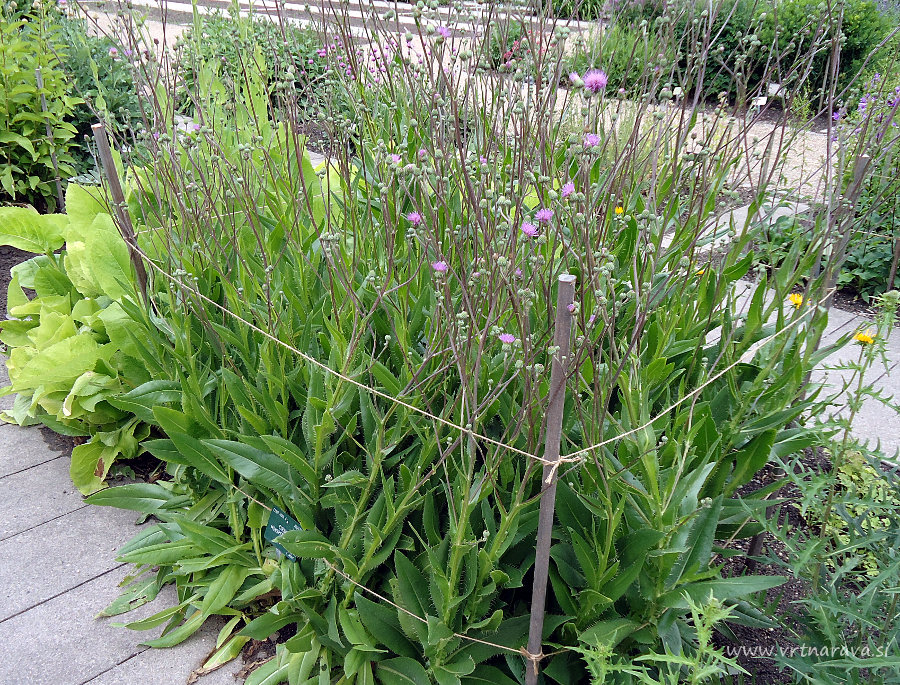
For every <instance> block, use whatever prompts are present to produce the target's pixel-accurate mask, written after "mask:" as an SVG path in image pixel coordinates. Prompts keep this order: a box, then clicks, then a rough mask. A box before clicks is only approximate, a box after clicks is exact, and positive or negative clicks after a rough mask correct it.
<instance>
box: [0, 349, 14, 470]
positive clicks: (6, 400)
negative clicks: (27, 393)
mask: <svg viewBox="0 0 900 685" xmlns="http://www.w3.org/2000/svg"><path fill="white" fill-rule="evenodd" d="M0 361H2V362H3V363H0V388H3V387H5V386H7V385H9V372H8V371H7V370H6V357H4V356H2V355H0ZM12 406H13V396H12V395H5V396H3V397H0V411H6V410H8V409H12ZM2 440H3V438H2V436H0V445H2V444H3V442H2ZM0 473H2V472H0Z"/></svg>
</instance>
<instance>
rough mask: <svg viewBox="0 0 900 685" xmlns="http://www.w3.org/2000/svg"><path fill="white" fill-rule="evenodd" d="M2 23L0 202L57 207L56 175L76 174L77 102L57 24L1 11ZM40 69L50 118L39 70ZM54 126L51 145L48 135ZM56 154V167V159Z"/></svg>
mask: <svg viewBox="0 0 900 685" xmlns="http://www.w3.org/2000/svg"><path fill="white" fill-rule="evenodd" d="M2 18H3V21H2V22H0V201H13V202H27V203H30V204H33V205H35V206H36V207H37V208H39V209H47V208H50V209H52V208H54V207H55V206H56V204H57V200H56V184H55V181H54V179H55V178H56V176H57V171H58V173H59V175H60V176H61V177H62V178H67V177H68V176H69V175H71V174H72V172H73V170H74V167H73V163H74V161H75V160H74V159H73V157H72V156H71V154H70V148H71V145H72V138H73V137H74V136H75V127H74V126H73V125H72V124H71V123H70V120H71V117H72V113H73V111H74V108H75V106H76V105H77V102H78V101H77V99H76V98H74V97H71V96H70V95H68V94H67V88H66V78H65V74H64V73H63V72H62V71H61V70H60V68H59V63H58V61H57V55H59V54H60V53H61V52H62V44H61V42H60V36H59V33H58V25H54V23H53V21H52V17H51V18H50V20H48V19H47V18H46V17H44V16H36V15H34V14H31V15H27V16H26V17H25V18H21V19H17V18H15V16H14V15H11V14H7V9H6V8H4V10H3V17H2ZM37 67H40V68H41V73H42V76H43V80H44V90H43V93H44V95H45V97H46V100H47V110H48V111H47V113H46V114H44V113H43V112H42V110H41V98H40V96H41V91H39V90H38V87H37V78H36V75H35V69H36V68H37ZM48 123H49V125H50V130H51V134H52V140H51V139H48V136H47V124H48ZM54 153H55V155H56V168H54V163H53V158H52V155H53V154H54Z"/></svg>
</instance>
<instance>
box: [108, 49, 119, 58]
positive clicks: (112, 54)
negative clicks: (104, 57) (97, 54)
mask: <svg viewBox="0 0 900 685" xmlns="http://www.w3.org/2000/svg"><path fill="white" fill-rule="evenodd" d="M109 56H110V57H112V58H113V59H115V58H116V57H118V56H119V51H118V49H116V48H110V49H109Z"/></svg>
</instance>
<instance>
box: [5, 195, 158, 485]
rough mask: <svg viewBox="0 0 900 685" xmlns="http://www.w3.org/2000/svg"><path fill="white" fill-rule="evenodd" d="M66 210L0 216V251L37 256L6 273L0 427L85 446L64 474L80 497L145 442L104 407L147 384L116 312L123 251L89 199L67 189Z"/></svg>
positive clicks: (126, 268)
mask: <svg viewBox="0 0 900 685" xmlns="http://www.w3.org/2000/svg"><path fill="white" fill-rule="evenodd" d="M66 206H67V210H68V214H66V215H61V214H47V215H41V214H38V213H37V212H36V211H35V210H34V209H31V208H28V209H26V208H22V207H2V208H0V245H12V246H13V247H16V248H18V249H20V250H25V251H28V252H32V253H37V254H38V256H36V257H34V258H32V259H30V260H28V261H26V262H24V263H22V264H20V265H18V266H16V267H14V268H13V270H12V281H11V282H10V284H9V293H8V299H7V308H8V313H9V316H10V317H11V318H9V319H6V320H4V321H2V322H0V341H2V342H3V343H4V344H5V345H7V346H8V348H9V360H8V362H7V368H8V370H9V379H10V385H9V386H7V387H5V388H3V394H11V393H17V395H16V400H15V403H14V405H13V407H12V409H11V410H10V411H9V412H8V413H7V414H6V416H5V417H4V418H6V419H7V420H11V421H14V422H16V423H18V424H20V425H33V424H37V423H42V424H44V425H46V426H48V427H50V428H52V429H53V430H55V431H56V432H58V433H62V434H65V435H78V436H85V437H90V440H89V441H88V442H86V443H84V444H81V445H79V446H77V447H76V448H75V450H74V451H73V453H72V465H71V475H72V480H73V482H74V483H75V485H76V486H77V487H78V488H79V490H81V491H82V492H84V493H90V492H94V491H95V490H97V489H99V488H101V487H103V481H104V479H105V478H106V474H107V473H108V472H109V469H110V467H111V466H112V465H113V462H114V461H115V460H116V459H117V458H120V457H122V456H124V457H126V458H127V457H132V456H135V455H136V454H137V453H138V449H139V448H138V444H139V442H140V441H141V440H143V439H144V438H146V437H147V435H148V428H147V426H146V424H144V423H142V422H141V421H139V420H138V419H137V418H135V417H134V416H133V415H132V414H131V413H130V412H128V411H125V410H123V409H121V408H118V407H117V406H115V404H114V402H115V398H116V397H117V396H118V395H121V394H123V393H125V392H127V391H128V390H130V389H131V388H133V387H134V386H136V385H138V384H141V383H144V382H146V381H148V380H149V379H150V376H149V374H148V372H147V370H146V369H145V368H144V367H143V366H142V365H141V364H140V363H139V362H138V361H137V360H136V359H135V357H134V352H135V347H134V342H133V341H132V336H133V333H134V331H135V330H136V329H135V327H134V325H133V324H131V323H130V320H129V318H128V316H127V315H126V313H125V310H124V309H123V307H122V303H123V301H126V300H128V299H134V290H133V276H132V275H131V273H132V272H131V265H130V262H129V257H128V253H127V248H126V246H125V243H124V241H123V240H122V239H121V238H120V237H119V234H118V231H117V230H116V227H115V224H114V223H113V220H112V217H111V216H110V214H109V213H108V212H107V210H106V207H105V205H104V203H103V202H102V201H101V199H100V196H99V192H98V190H97V189H94V190H93V191H89V190H87V189H84V188H80V187H78V186H76V185H74V184H70V185H69V187H68V189H67V192H66ZM32 292H33V293H34V294H33V295H31V296H30V295H29V294H28V293H32Z"/></svg>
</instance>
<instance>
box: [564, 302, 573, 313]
mask: <svg viewBox="0 0 900 685" xmlns="http://www.w3.org/2000/svg"><path fill="white" fill-rule="evenodd" d="M566 309H568V310H569V312H570V313H572V312H574V311H575V303H574V302H572V303H570V304H568V305H566Z"/></svg>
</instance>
